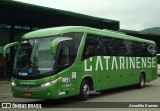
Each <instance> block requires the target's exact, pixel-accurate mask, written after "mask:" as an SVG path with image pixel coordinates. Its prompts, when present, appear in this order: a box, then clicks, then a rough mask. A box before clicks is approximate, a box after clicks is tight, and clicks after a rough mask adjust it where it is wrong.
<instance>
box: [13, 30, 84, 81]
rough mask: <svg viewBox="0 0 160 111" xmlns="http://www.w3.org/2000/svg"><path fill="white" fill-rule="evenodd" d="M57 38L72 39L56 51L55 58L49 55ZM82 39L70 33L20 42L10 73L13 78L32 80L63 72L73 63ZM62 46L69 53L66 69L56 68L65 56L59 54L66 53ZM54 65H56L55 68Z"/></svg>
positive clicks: (81, 35)
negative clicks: (52, 43)
mask: <svg viewBox="0 0 160 111" xmlns="http://www.w3.org/2000/svg"><path fill="white" fill-rule="evenodd" d="M59 37H71V38H73V39H72V41H70V42H68V43H65V44H63V46H62V47H59V48H58V49H57V54H58V55H57V56H55V55H51V51H50V46H51V42H52V41H53V40H54V39H56V38H59ZM82 37H83V33H79V32H70V33H65V34H61V35H57V36H53V37H46V38H38V39H25V40H22V41H21V43H20V45H19V47H18V49H17V53H16V55H15V60H14V66H13V71H12V72H13V76H14V77H20V78H21V77H24V78H28V77H29V78H30V77H31V78H32V77H33V76H34V77H35V76H36V78H42V77H44V76H49V75H51V74H55V72H57V71H61V70H64V69H65V68H67V67H69V66H71V65H72V64H73V63H74V61H75V59H76V56H77V53H78V49H79V46H80V42H81V40H82ZM64 46H67V48H68V49H69V52H70V53H68V54H69V55H68V63H69V64H68V66H67V67H61V68H58V66H59V63H57V62H58V61H59V62H60V61H61V59H62V58H63V57H64V56H65V55H64V54H63V53H62V54H61V52H66V51H67V50H66V48H65V47H64ZM58 50H59V51H58ZM64 59H65V58H64ZM56 61H57V62H56ZM55 63H56V64H58V65H57V66H56V64H55ZM21 79H22V78H21Z"/></svg>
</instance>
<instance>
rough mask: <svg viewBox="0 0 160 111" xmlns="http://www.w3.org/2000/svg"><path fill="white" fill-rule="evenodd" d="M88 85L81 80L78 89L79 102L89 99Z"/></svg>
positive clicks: (85, 81)
mask: <svg viewBox="0 0 160 111" xmlns="http://www.w3.org/2000/svg"><path fill="white" fill-rule="evenodd" d="M90 88H91V87H90V85H89V83H88V81H87V80H85V79H84V80H83V81H82V83H81V87H80V94H79V100H81V101H85V100H87V99H88V98H89V95H90Z"/></svg>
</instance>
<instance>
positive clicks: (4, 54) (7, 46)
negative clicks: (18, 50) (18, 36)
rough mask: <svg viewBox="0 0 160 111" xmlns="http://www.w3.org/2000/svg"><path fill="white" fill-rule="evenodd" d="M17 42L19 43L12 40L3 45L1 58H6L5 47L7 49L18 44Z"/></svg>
mask: <svg viewBox="0 0 160 111" xmlns="http://www.w3.org/2000/svg"><path fill="white" fill-rule="evenodd" d="M18 44H19V42H12V43H9V44H7V45H5V46H4V47H3V58H6V54H7V49H8V48H10V47H13V46H16V45H18Z"/></svg>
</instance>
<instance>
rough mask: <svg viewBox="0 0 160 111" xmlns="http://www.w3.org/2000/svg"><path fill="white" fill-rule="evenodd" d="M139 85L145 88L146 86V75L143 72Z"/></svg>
mask: <svg viewBox="0 0 160 111" xmlns="http://www.w3.org/2000/svg"><path fill="white" fill-rule="evenodd" d="M137 86H138V88H144V86H145V76H144V74H141V76H140V78H139V84H138V85H137Z"/></svg>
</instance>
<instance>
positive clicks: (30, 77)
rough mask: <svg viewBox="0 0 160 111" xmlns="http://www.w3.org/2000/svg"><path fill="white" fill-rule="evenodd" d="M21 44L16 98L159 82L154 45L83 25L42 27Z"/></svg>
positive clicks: (86, 94)
mask: <svg viewBox="0 0 160 111" xmlns="http://www.w3.org/2000/svg"><path fill="white" fill-rule="evenodd" d="M12 46H16V47H17V51H16V55H15V60H14V65H13V70H12V77H11V89H12V94H13V96H14V97H22V98H40V99H59V98H64V97H69V96H78V97H79V98H80V99H81V100H87V99H88V97H89V95H90V94H91V93H90V92H91V91H101V90H106V89H112V88H117V87H123V86H128V85H137V86H138V87H139V88H143V87H144V86H145V82H150V81H152V80H155V79H156V78H157V56H156V55H157V53H156V44H155V42H153V41H150V40H145V39H140V38H137V37H132V36H128V35H126V34H124V33H120V32H116V31H111V30H101V29H95V28H90V27H84V26H63V27H54V28H46V29H40V30H37V31H33V32H30V33H27V34H25V35H23V36H22V38H21V41H19V42H13V43H9V44H7V45H6V46H5V47H4V48H3V56H4V58H5V57H6V51H7V49H8V48H9V47H12Z"/></svg>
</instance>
